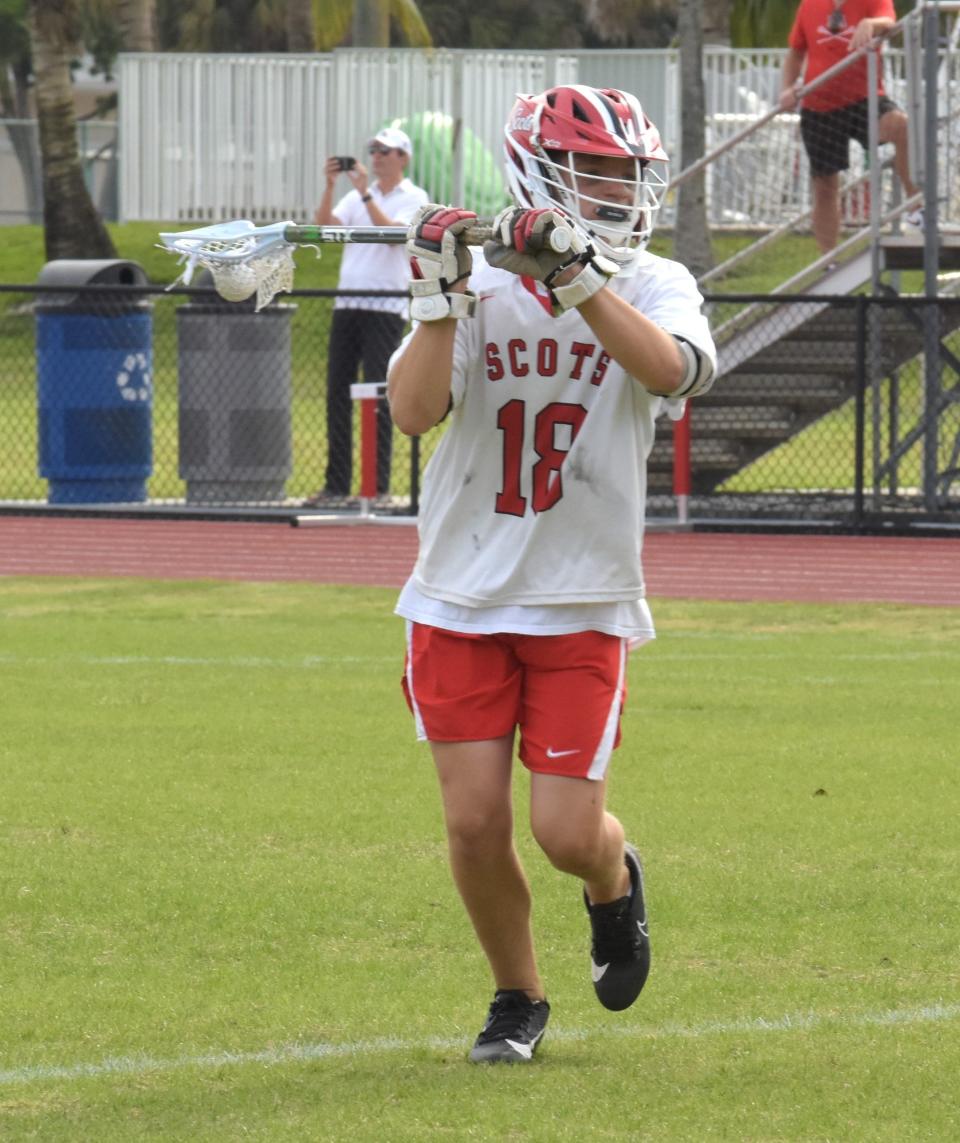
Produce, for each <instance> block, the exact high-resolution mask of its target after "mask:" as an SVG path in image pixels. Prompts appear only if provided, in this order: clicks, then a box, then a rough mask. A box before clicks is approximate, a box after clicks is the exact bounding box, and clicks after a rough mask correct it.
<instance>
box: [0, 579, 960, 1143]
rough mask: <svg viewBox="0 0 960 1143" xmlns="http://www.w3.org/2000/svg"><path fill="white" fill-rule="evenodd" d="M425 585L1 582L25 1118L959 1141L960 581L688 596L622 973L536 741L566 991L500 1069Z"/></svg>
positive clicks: (623, 791)
mask: <svg viewBox="0 0 960 1143" xmlns="http://www.w3.org/2000/svg"><path fill="white" fill-rule="evenodd" d="M394 595H395V593H394V592H392V591H386V590H375V589H363V590H361V589H353V588H346V587H340V588H336V587H318V586H313V585H283V586H280V585H243V584H225V583H162V584H161V583H150V582H144V581H137V580H129V581H127V580H112V581H97V580H83V581H77V580H60V579H47V580H43V579H36V580H27V579H5V580H0V696H2V697H0V703H2V711H3V732H2V735H0V846H2V852H0V869H2V871H3V872H2V886H3V893H2V901H3V909H2V918H0V998H2V1011H3V1020H2V1022H0V1138H2V1139H4V1140H5V1141H6V1140H16V1141H19V1140H29V1139H35V1140H43V1141H44V1143H55V1141H61V1140H62V1141H69V1143H77V1141H79V1140H83V1141H86V1140H91V1141H96V1143H110V1141H123V1143H126V1141H130V1140H170V1141H177V1143H182V1141H190V1143H200V1141H213V1140H218V1141H219V1140H224V1141H226V1140H229V1141H234V1140H241V1139H243V1140H248V1139H250V1140H262V1141H265V1143H275V1141H284V1143H285V1141H288V1140H289V1141H303V1140H349V1141H350V1143H360V1141H368V1140H369V1141H374V1140H376V1141H384V1140H386V1141H391V1143H392V1141H394V1140H403V1141H405V1140H410V1141H419V1140H426V1139H437V1140H439V1139H450V1140H466V1139H482V1140H497V1141H499V1140H537V1141H540V1140H542V1141H544V1143H549V1141H553V1140H578V1141H580V1140H650V1141H657V1143H661V1141H673V1140H680V1141H688V1140H689V1141H698V1140H752V1141H753V1140H755V1141H761V1140H763V1141H773V1140H791V1141H792V1140H810V1141H813V1140H817V1141H826V1140H831V1141H836V1140H870V1141H889V1143H903V1141H905V1140H936V1141H943V1140H950V1139H954V1138H957V1137H958V1134H960V1111H958V1103H957V1099H956V1096H955V1094H952V1093H953V1092H954V1083H955V1077H956V1074H957V1072H958V1069H960V1036H958V1028H960V967H958V965H960V962H958V959H957V949H958V943H960V890H958V884H960V883H958V878H957V861H958V856H960V855H958V836H960V835H958V831H957V821H958V815H960V780H958V772H957V746H956V743H957V733H956V695H957V692H958V687H960V651H958V646H960V642H958V637H960V615H958V614H957V613H956V612H953V611H948V610H941V609H919V608H906V607H879V606H871V607H867V606H863V607H852V606H848V607H827V606H800V605H781V604H767V605H759V604H758V605H733V604H708V603H683V602H663V601H660V602H657V601H654V603H655V606H654V612H655V616H656V618H657V621H658V628H659V633H660V638H659V639H658V641H657V642H656V643H654V644H652V645H651V646H648V647H646V648H644V649H643V650H641V651H640V652H638V653H637V654H636V655H635V656H634V658H633V661H632V664H631V672H630V687H631V694H630V698H629V701H628V705H627V711H626V714H625V717H624V744H623V747H622V748H621V750H620V751H619V752H618V753H617V756H616V758H615V762H614V771H613V775H614V776H613V779H612V783H611V794H610V798H611V806H612V808H613V809H614V810H615V811H616V812H617V813H618V814H619V815H620V816H621V817H622V818H623V819H624V821H625V822H626V823H627V826H628V829H629V833H630V835H631V837H632V838H634V839H635V840H636V842H637V844H638V845H639V846H640V848H641V850H642V852H643V854H644V857H645V862H646V866H647V874H648V881H649V896H650V910H651V930H652V937H653V952H654V967H653V971H652V973H651V977H650V982H649V984H648V986H647V989H646V990H645V992H644V994H643V995H642V996H641V998H640V1000H639V1001H638V1002H637V1004H636V1005H635V1007H634V1008H633V1009H631V1010H630V1011H628V1012H626V1013H621V1014H613V1013H608V1012H606V1011H605V1010H603V1009H602V1008H601V1007H600V1006H599V1005H598V1004H597V1003H596V1001H595V1000H594V998H593V995H592V988H591V985H590V981H589V974H588V956H587V954H588V932H587V925H586V921H585V916H584V913H583V909H582V904H581V902H580V899H579V890H578V887H577V886H576V884H575V883H573V882H572V881H571V880H570V879H568V878H565V877H563V876H561V875H560V874H558V873H556V872H554V871H552V870H551V869H550V868H549V867H548V866H547V864H546V862H545V860H544V859H543V858H542V857H541V856H540V855H539V854H538V853H537V852H535V850H534V847H533V846H532V844H531V842H530V840H529V834H528V830H527V828H526V824H525V812H524V808H523V807H524V805H525V801H526V781H525V778H524V775H523V773H522V771H518V774H517V781H516V792H517V800H518V823H519V836H520V845H521V849H522V852H523V855H524V857H525V859H526V861H527V864H528V871H529V873H530V877H531V881H532V884H533V888H534V894H535V900H536V917H535V920H536V926H537V934H538V943H539V953H540V959H541V962H542V970H543V973H544V976H545V979H546V983H547V987H548V991H549V995H550V999H551V1001H552V1004H553V1019H552V1023H551V1027H550V1030H549V1031H548V1035H547V1038H546V1040H545V1041H544V1047H543V1050H542V1054H541V1055H540V1056H539V1057H538V1059H537V1060H536V1062H535V1063H534V1064H533V1065H532V1066H530V1067H528V1068H515V1069H509V1068H503V1067H501V1068H492V1069H489V1068H488V1069H477V1068H475V1067H471V1066H470V1065H469V1064H467V1063H466V1062H465V1058H464V1057H465V1052H466V1049H467V1047H468V1046H469V1043H470V1041H471V1039H472V1037H473V1036H474V1035H475V1034H476V1031H477V1030H478V1027H479V1024H480V1022H481V1020H482V1016H483V1014H484V1011H485V1008H486V1005H487V1003H488V1001H489V996H490V984H489V981H488V978H487V973H486V969H485V966H484V963H483V962H482V959H481V957H480V954H479V953H478V951H477V949H476V947H475V945H474V942H473V940H472V937H471V934H470V932H469V931H468V927H467V922H466V920H465V917H464V915H463V913H462V911H461V909H460V906H459V902H458V900H457V898H456V896H455V893H454V890H453V888H452V885H451V882H450V879H449V876H448V873H447V869H446V864H445V848H444V842H443V835H442V827H441V817H440V810H439V803H438V798H437V794H436V790H435V783H434V778H433V775H432V770H431V765H430V762H429V758H428V752H427V750H426V748H425V747H423V746H421V745H417V744H416V743H415V741H414V739H413V730H412V726H411V721H410V719H409V716H408V714H407V712H406V709H405V707H404V705H403V701H402V698H401V696H400V691H399V686H398V676H399V673H400V666H401V656H402V645H403V632H402V626H401V623H400V621H399V620H398V619H396V618H394V617H393V616H392V615H391V609H392V605H393V600H394Z"/></svg>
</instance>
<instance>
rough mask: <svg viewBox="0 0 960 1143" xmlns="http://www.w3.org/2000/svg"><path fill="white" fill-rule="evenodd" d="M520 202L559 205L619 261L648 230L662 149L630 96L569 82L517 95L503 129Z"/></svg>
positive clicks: (660, 181)
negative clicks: (539, 91)
mask: <svg viewBox="0 0 960 1143" xmlns="http://www.w3.org/2000/svg"><path fill="white" fill-rule="evenodd" d="M505 137H506V138H505V152H506V159H507V166H506V169H507V181H508V183H509V186H510V191H511V194H512V195H513V197H514V198H515V199H516V201H517V203H518V204H519V205H520V206H525V207H547V208H552V207H560V209H562V210H564V211H566V213H567V214H569V215H571V216H572V217H573V218H574V219H575V220H576V221H578V222H579V223H580V224H581V225H582V226H583V227H584V229H585V230H587V231H588V232H589V233H590V234H591V235H592V237H593V238H594V240H595V243H596V245H597V247H598V248H599V250H600V252H601V253H603V254H605V255H607V256H608V257H610V258H613V259H614V261H616V262H618V263H620V264H625V263H626V262H628V261H630V260H631V259H632V258H633V256H634V254H635V253H636V251H637V250H641V249H643V247H644V246H646V244H647V242H648V241H649V239H650V235H651V234H652V232H653V225H654V221H655V218H656V214H657V211H658V210H659V209H660V204H661V198H662V194H663V191H664V190H665V189H666V185H667V178H666V176H667V162H668V160H667V155H666V152H665V151H664V150H663V147H662V146H661V144H660V137H659V135H658V133H657V130H656V128H655V127H654V126H653V124H652V123H651V122H650V120H649V119H647V117H646V115H644V113H643V110H642V108H641V107H640V104H639V103H638V102H637V100H636V99H635V97H634V96H632V95H629V94H627V93H625V92H621V91H616V90H613V89H606V90H602V91H601V90H597V89H595V88H590V87H581V86H577V85H570V86H566V87H558V88H552V89H551V90H550V91H547V92H544V93H543V94H542V95H538V96H524V95H521V96H519V97H518V99H517V102H516V104H515V105H514V108H513V111H512V112H511V114H510V118H509V120H508V122H507V126H506V129H505Z"/></svg>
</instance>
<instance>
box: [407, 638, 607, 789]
mask: <svg viewBox="0 0 960 1143" xmlns="http://www.w3.org/2000/svg"><path fill="white" fill-rule="evenodd" d="M626 662H627V640H626V639H621V638H620V637H619V636H616V635H604V634H602V633H601V632H599V631H580V632H577V633H576V634H574V635H510V634H500V635H465V634H461V633H460V632H459V631H445V630H443V629H441V628H439V627H428V626H425V625H424V624H421V623H410V622H408V623H407V658H406V665H405V670H404V678H403V691H404V694H405V695H406V698H407V704H408V705H409V707H410V710H411V711H412V712H413V715H414V718H415V719H416V723H417V733H418V736H419V737H420V738H422V739H427V740H429V741H431V742H478V741H483V740H485V739H489V738H501V737H502V736H504V735H506V734H512V733H513V732H514V730H515V729H516V728H517V727H519V728H520V760H521V761H522V762H523V764H524V765H525V766H526V767H527V769H528V770H534V771H536V772H538V773H543V774H561V775H564V776H566V777H571V778H592V779H594V780H600V779H602V778H603V777H604V776H605V774H606V770H607V765H608V764H609V761H610V755H611V754H612V752H613V750H614V748H615V747H616V746H619V744H620V714H621V711H622V708H623V703H624V701H625V699H626V695H627V689H626Z"/></svg>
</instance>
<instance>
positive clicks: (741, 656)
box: [0, 647, 960, 670]
mask: <svg viewBox="0 0 960 1143" xmlns="http://www.w3.org/2000/svg"><path fill="white" fill-rule="evenodd" d="M652 653H653V654H655V655H656V659H657V662H661V663H672V662H677V663H692V662H724V661H728V660H729V661H734V660H735V661H742V662H780V661H781V660H783V659H786V658H790V659H795V660H802V659H807V660H809V661H811V662H815V663H816V662H823V661H824V659H825V658H826V656H825V655H823V654H822V653H813V652H806V653H805V652H803V651H797V650H794V649H791V650H789V651H784V652H774V653H773V654H764V653H762V652H761V653H757V652H755V651H693V652H678V653H676V654H674V653H671V652H667V653H663V652H661V651H659V650H657V651H654V652H652ZM649 654H650V652H648V655H649ZM402 659H403V655H402V652H399V651H398V653H397V654H396V655H304V656H302V657H301V658H289V659H283V658H271V657H269V656H262V655H224V656H216V655H209V656H190V655H69V654H68V655H18V654H15V653H8V652H3V651H0V667H7V666H9V667H23V666H47V665H50V664H53V663H62V664H65V665H68V666H83V667H237V668H246V669H261V670H262V669H267V668H269V669H271V670H272V669H277V668H279V669H281V670H315V669H317V668H321V667H334V666H341V665H351V664H370V663H397V662H402ZM829 659H830V661H831V662H842V663H886V662H890V663H915V662H923V661H926V660H940V659H946V660H952V659H960V648H952V647H943V648H937V649H936V650H930V651H876V652H869V651H868V652H850V653H842V652H841V653H840V654H832V655H830V656H829ZM640 661H643V660H642V659H641V660H640Z"/></svg>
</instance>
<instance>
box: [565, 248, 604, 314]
mask: <svg viewBox="0 0 960 1143" xmlns="http://www.w3.org/2000/svg"><path fill="white" fill-rule="evenodd" d="M618 269H619V267H618V266H617V264H616V263H615V262H611V261H610V260H609V259H607V258H603V257H601V256H600V255H599V254H595V255H594V256H593V257H592V258H591V259H590V261H589V262H587V263H586V265H585V266H584V267H583V269H582V270H581V271H580V273H579V274H578V275H577V276H576V277H575V278H574V279H573V281H572V282H570V284H569V285H566V286H551V287H550V292H551V293H552V294H553V296H554V297H555V298H556V299H557V303H558V305H559V306H560V307H561V308H562V309H564V310H570V309H573V308H574V307H575V306H579V305H581V304H582V303H583V302H585V301H586V300H587V298H592V297H593V295H594V294H595V293H596V292H597V291H598V290H602V289H603V287H604V286H605V285H606V284H607V282H609V281H610V279H611V278H612V277H613V275H614V274H616V272H617V270H618Z"/></svg>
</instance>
